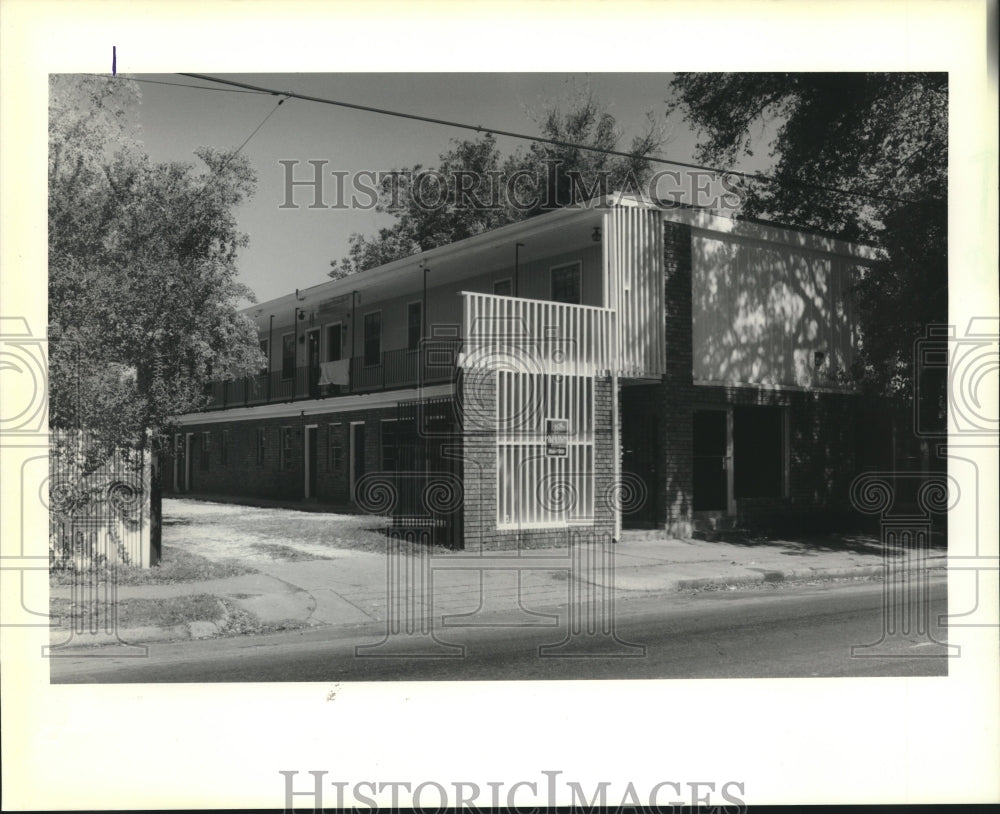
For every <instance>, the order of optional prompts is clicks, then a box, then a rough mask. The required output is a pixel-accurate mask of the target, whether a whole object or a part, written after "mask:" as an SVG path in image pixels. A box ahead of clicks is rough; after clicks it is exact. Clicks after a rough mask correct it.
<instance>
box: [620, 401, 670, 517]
mask: <svg viewBox="0 0 1000 814" xmlns="http://www.w3.org/2000/svg"><path fill="white" fill-rule="evenodd" d="M657 390H658V388H657V387H646V386H633V387H623V388H622V413H621V433H622V479H623V480H624V481H626V483H625V486H627V480H628V479H629V478H638V479H639V480H640V481H642V483H643V484H644V486H645V490H636V492H635V493H636V494H637V496H639V497H640V498H641V493H642V492H643V491H644V493H645V500H638V499H637V500H636V501H633V502H632V503H631V504H630V503H628V502H624V503H623V505H622V527H623V528H627V529H647V528H656V524H657V523H658V522H659V520H660V506H661V493H662V492H663V490H664V485H663V484H662V483H661V480H660V478H661V475H660V471H661V466H660V461H661V459H662V458H663V448H662V446H661V443H660V416H659V413H658V412H657V411H656V407H655V401H654V400H653V396H655V394H656V392H657ZM632 493H633V491H632V490H631V489H625V490H624V494H626V495H628V494H632Z"/></svg>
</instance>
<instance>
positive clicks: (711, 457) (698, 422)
mask: <svg viewBox="0 0 1000 814" xmlns="http://www.w3.org/2000/svg"><path fill="white" fill-rule="evenodd" d="M728 432H729V431H728V416H727V414H726V411H725V410H698V411H696V412H695V414H694V501H693V502H694V510H695V511H696V512H703V511H723V512H724V511H728V504H729V453H728V446H729V435H728Z"/></svg>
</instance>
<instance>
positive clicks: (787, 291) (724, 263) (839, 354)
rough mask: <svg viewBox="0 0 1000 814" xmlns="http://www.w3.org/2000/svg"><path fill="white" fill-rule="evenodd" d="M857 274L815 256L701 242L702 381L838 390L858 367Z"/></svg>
mask: <svg viewBox="0 0 1000 814" xmlns="http://www.w3.org/2000/svg"><path fill="white" fill-rule="evenodd" d="M854 268H855V264H854V263H853V261H850V260H848V259H846V258H840V257H836V256H834V255H829V254H821V253H819V252H814V251H810V250H807V249H799V248H786V247H780V246H765V245H763V244H760V243H758V242H756V241H753V240H751V239H749V238H734V237H731V236H726V237H715V236H713V237H706V236H701V235H696V236H694V238H693V240H692V292H693V301H692V302H693V309H694V311H693V332H694V337H693V338H694V347H695V349H696V350H695V354H694V374H695V379H696V380H699V381H712V382H726V383H734V384H735V383H741V382H742V383H747V382H753V383H761V384H786V385H798V386H802V387H808V386H831V385H834V384H836V382H837V377H838V375H840V374H844V373H846V372H848V371H849V370H850V368H851V364H852V361H853V345H854V342H855V339H856V337H855V329H854V327H853V325H854V308H853V306H852V304H851V295H850V291H851V286H852V282H853V274H854ZM817 353H820V354H822V356H820V357H817V356H816V354H817ZM817 362H819V365H818V366H817Z"/></svg>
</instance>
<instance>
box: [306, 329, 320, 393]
mask: <svg viewBox="0 0 1000 814" xmlns="http://www.w3.org/2000/svg"><path fill="white" fill-rule="evenodd" d="M306 364H307V365H308V369H309V398H314V399H315V398H319V328H315V329H314V330H311V331H308V332H306Z"/></svg>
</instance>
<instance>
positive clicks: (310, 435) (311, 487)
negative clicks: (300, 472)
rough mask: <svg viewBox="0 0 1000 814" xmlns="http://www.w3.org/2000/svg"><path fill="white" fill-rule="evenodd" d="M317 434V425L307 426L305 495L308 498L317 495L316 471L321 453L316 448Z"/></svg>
mask: <svg viewBox="0 0 1000 814" xmlns="http://www.w3.org/2000/svg"><path fill="white" fill-rule="evenodd" d="M317 435H318V433H317V428H316V427H306V482H305V495H304V497H306V498H315V497H316V472H317V458H318V454H319V453H318V450H317V448H316V437H317Z"/></svg>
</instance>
